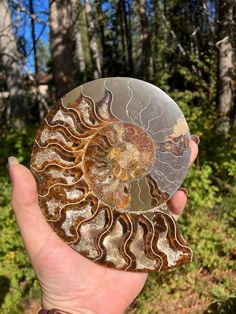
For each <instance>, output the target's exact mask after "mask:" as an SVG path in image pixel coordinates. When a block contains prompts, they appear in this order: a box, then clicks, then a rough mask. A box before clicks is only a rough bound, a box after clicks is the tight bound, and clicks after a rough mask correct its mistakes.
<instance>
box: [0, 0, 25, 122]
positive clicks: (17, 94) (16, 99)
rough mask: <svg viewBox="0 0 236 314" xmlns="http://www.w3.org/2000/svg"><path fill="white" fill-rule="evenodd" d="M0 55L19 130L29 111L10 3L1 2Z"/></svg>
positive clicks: (13, 113) (12, 112)
mask: <svg viewBox="0 0 236 314" xmlns="http://www.w3.org/2000/svg"><path fill="white" fill-rule="evenodd" d="M0 30H1V31H0V53H1V55H2V63H3V66H4V70H5V72H6V85H7V89H8V91H9V96H10V107H11V116H12V118H13V124H14V126H15V127H17V128H21V127H24V126H26V124H27V122H28V120H29V111H28V107H27V102H26V93H25V90H24V86H23V78H22V73H21V69H20V66H19V64H18V62H19V59H20V56H19V53H18V50H17V43H16V38H15V35H14V33H13V30H12V20H11V12H10V7H9V3H8V1H6V0H2V1H0Z"/></svg>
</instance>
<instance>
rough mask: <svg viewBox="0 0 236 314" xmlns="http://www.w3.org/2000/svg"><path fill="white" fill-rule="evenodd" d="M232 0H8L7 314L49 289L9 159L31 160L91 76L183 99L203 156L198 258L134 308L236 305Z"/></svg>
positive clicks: (192, 190) (3, 22)
mask: <svg viewBox="0 0 236 314" xmlns="http://www.w3.org/2000/svg"><path fill="white" fill-rule="evenodd" d="M235 21H236V5H235V1H234V0H127V1H125V0H109V1H105V0H103V1H97V0H81V1H80V0H57V1H55V0H54V1H53V0H52V1H50V2H49V1H48V0H47V1H39V0H11V1H7V0H0V141H1V148H0V173H1V177H0V184H1V187H0V206H1V209H0V312H1V313H3V314H8V313H11V314H14V313H15V314H17V313H36V310H37V309H38V308H39V306H40V301H39V287H38V285H37V281H36V280H35V275H34V272H33V270H32V269H31V267H30V263H29V260H28V257H27V255H26V253H25V251H24V248H23V244H22V241H21V238H20V236H19V232H18V228H17V226H16V223H15V218H14V217H13V214H12V211H11V206H10V184H9V180H8V176H7V168H6V164H7V157H8V156H11V155H14V156H16V157H17V158H18V159H19V160H20V162H22V163H24V164H26V165H29V159H30V153H31V146H32V142H33V138H34V136H35V132H36V130H37V128H38V126H39V124H40V121H41V120H42V119H43V117H44V116H45V114H46V112H47V111H48V109H49V108H50V106H51V105H52V104H53V103H54V102H55V100H56V99H58V98H59V97H61V96H63V95H64V94H65V93H66V92H67V91H69V90H71V89H72V88H73V87H75V86H77V85H79V84H82V83H84V82H86V81H89V80H92V79H96V78H99V77H106V76H130V77H136V78H139V79H143V80H146V81H149V82H151V83H153V84H155V85H157V86H158V87H160V88H161V89H163V90H164V91H165V92H167V93H168V94H169V95H170V96H171V97H172V98H173V99H174V100H175V101H176V102H177V104H178V105H179V106H180V107H181V109H182V110H183V112H184V114H185V117H186V119H187V121H188V123H189V126H190V130H191V133H192V134H196V135H198V136H200V138H201V143H200V153H199V157H198V160H197V162H196V163H195V165H194V166H193V167H192V169H191V170H190V173H189V175H188V178H187V179H186V181H185V183H184V184H185V186H186V187H187V189H188V191H189V202H188V205H187V209H186V211H185V213H184V215H183V217H182V218H181V219H180V227H181V230H182V232H183V234H184V236H185V237H186V238H187V239H188V241H189V243H190V245H191V247H192V249H193V251H194V252H195V261H194V262H193V263H191V264H190V265H187V266H185V267H182V268H179V269H176V270H172V271H169V272H164V273H159V274H151V275H150V276H149V279H148V282H147V283H146V286H145V288H144V290H143V292H142V294H141V295H140V296H139V297H138V298H137V299H136V300H135V302H134V303H133V304H132V305H131V306H130V309H129V310H128V312H127V313H129V314H131V313H140V314H148V313H236V241H235V239H236V228H235V227H236V205H235V204H236V186H235V183H236V131H235V129H236V102H235V98H236V97H235V87H236V84H235V82H236V81H235V67H234V64H235V47H236V40H235V39H236V23H235Z"/></svg>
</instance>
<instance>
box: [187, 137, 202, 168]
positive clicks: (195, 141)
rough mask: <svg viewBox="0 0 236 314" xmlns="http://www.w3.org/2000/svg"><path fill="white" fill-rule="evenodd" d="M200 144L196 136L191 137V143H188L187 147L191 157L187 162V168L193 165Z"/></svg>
mask: <svg viewBox="0 0 236 314" xmlns="http://www.w3.org/2000/svg"><path fill="white" fill-rule="evenodd" d="M199 143H200V139H199V137H198V136H196V135H192V136H191V141H190V143H189V146H190V148H191V156H190V161H189V167H191V166H192V164H193V163H194V161H195V159H196V158H197V155H198V144H199Z"/></svg>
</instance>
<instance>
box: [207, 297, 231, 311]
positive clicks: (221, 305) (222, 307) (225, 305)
mask: <svg viewBox="0 0 236 314" xmlns="http://www.w3.org/2000/svg"><path fill="white" fill-rule="evenodd" d="M211 313H212V314H235V313H236V297H232V298H229V299H227V300H226V301H224V302H220V301H218V302H214V303H212V304H211V305H210V306H209V307H208V308H207V310H206V311H205V312H204V314H211Z"/></svg>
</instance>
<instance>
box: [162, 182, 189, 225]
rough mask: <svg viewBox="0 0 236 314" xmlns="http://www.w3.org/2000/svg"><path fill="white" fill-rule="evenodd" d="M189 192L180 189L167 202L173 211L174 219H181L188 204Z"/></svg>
mask: <svg viewBox="0 0 236 314" xmlns="http://www.w3.org/2000/svg"><path fill="white" fill-rule="evenodd" d="M187 196H188V192H187V190H186V189H185V188H180V189H179V190H178V191H177V192H176V193H175V194H174V195H173V196H172V198H171V199H170V200H169V201H168V202H167V205H168V207H169V209H170V210H171V211H172V214H173V216H174V218H175V219H176V220H177V219H179V217H180V215H181V214H182V212H183V210H184V207H185V205H186V203H187Z"/></svg>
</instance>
